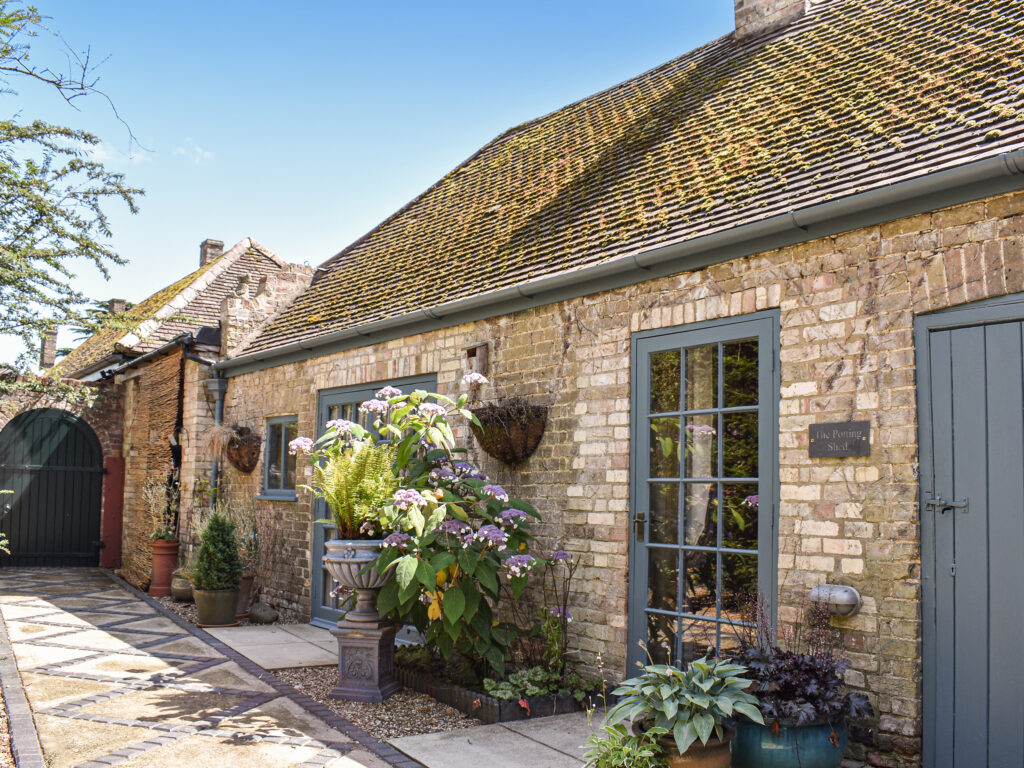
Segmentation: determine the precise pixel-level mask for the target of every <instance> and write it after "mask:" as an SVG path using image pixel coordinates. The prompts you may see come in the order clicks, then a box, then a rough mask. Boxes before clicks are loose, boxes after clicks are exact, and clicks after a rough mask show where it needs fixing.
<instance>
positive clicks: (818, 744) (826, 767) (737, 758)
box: [732, 718, 849, 768]
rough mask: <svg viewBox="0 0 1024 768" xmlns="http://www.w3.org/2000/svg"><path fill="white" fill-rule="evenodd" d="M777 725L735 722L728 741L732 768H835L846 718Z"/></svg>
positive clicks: (843, 741)
mask: <svg viewBox="0 0 1024 768" xmlns="http://www.w3.org/2000/svg"><path fill="white" fill-rule="evenodd" d="M777 722H778V728H774V727H769V726H767V725H758V724H757V723H752V722H750V721H747V720H744V721H738V722H737V723H736V739H735V740H734V741H733V743H732V750H733V754H732V764H733V766H734V768H786V766H790V765H799V766H801V768H836V767H837V766H838V765H839V763H840V762H842V759H843V754H844V753H845V752H846V744H847V741H848V739H849V735H848V732H847V727H846V718H839V719H838V720H835V721H833V722H832V723H831V724H830V723H828V722H824V721H820V720H817V721H814V722H810V723H806V724H804V725H796V724H795V723H793V722H791V721H787V720H779V721H777Z"/></svg>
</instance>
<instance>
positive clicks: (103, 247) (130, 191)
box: [0, 0, 142, 386]
mask: <svg viewBox="0 0 1024 768" xmlns="http://www.w3.org/2000/svg"><path fill="white" fill-rule="evenodd" d="M53 34H54V33H53V32H51V31H50V30H49V29H48V28H47V27H46V25H45V23H44V19H43V17H42V16H41V15H40V14H39V12H38V11H37V10H36V9H35V8H34V7H33V6H30V5H25V4H24V3H22V2H20V0H0V102H3V103H6V105H7V112H6V115H4V113H3V112H0V335H5V336H15V337H18V338H20V339H21V340H22V341H23V342H24V343H25V345H26V346H27V347H28V350H29V352H28V353H27V354H26V355H25V356H23V358H22V360H21V361H19V365H20V366H21V367H27V366H28V364H29V361H31V360H34V359H35V353H36V351H37V350H38V344H39V338H40V336H41V334H42V333H43V332H44V331H45V330H46V329H47V328H51V327H54V326H56V325H61V324H68V323H70V324H74V325H79V326H81V324H82V323H90V319H89V317H88V314H87V312H83V311H82V310H83V305H85V304H86V301H87V299H86V298H85V297H84V296H83V295H82V294H81V293H80V292H79V291H78V290H76V289H75V287H74V285H73V282H74V278H75V273H74V272H73V271H72V266H73V261H74V260H75V259H82V260H84V261H85V262H87V263H91V264H92V265H93V266H95V267H96V268H97V269H98V270H99V271H100V272H101V273H102V274H103V275H104V276H107V275H108V268H109V267H110V266H111V265H118V264H124V263H125V261H124V259H123V258H122V257H120V256H119V255H118V254H117V253H115V252H114V250H113V249H112V248H111V246H110V244H109V238H110V235H111V232H110V226H109V219H108V216H107V213H106V210H105V206H107V205H108V204H109V203H110V202H111V201H113V200H120V201H122V202H123V203H124V204H126V205H127V206H128V209H129V210H130V211H131V212H132V213H135V212H136V211H137V208H136V198H137V197H138V196H140V195H141V194H142V191H141V190H139V189H135V188H133V187H130V186H128V184H127V183H126V182H125V179H124V176H123V174H120V173H115V172H112V171H109V170H107V169H106V168H105V167H104V166H103V164H102V163H99V162H97V161H96V160H95V159H93V157H92V154H91V149H92V148H93V147H95V146H96V145H98V144H99V139H98V138H97V137H96V136H93V135H92V134H90V133H87V132H85V131H81V130H77V129H75V128H69V127H65V126H59V125H52V124H50V123H47V122H44V121H41V120H26V119H23V118H22V116H21V114H20V109H19V102H18V99H17V91H15V90H14V88H13V87H12V83H14V82H16V81H17V82H26V81H35V82H37V83H42V84H44V85H46V86H50V87H52V88H53V89H54V90H56V91H57V93H59V94H60V95H61V96H62V97H63V98H64V99H65V100H67V101H68V102H69V103H70V102H73V101H74V100H76V99H79V98H81V97H84V96H90V95H96V96H97V97H99V98H106V96H105V95H104V94H103V93H102V92H101V91H99V90H98V89H97V88H96V80H95V72H94V66H93V64H92V62H91V60H90V56H89V53H88V51H86V52H85V53H77V52H76V51H74V49H72V48H70V47H67V50H66V52H65V53H66V54H67V55H66V57H65V58H66V61H65V62H63V63H64V65H65V67H66V71H64V70H61V69H51V68H50V67H48V66H46V65H41V64H37V63H36V62H35V61H34V60H33V59H32V58H31V57H30V44H31V42H32V40H33V38H35V37H39V36H40V35H53ZM108 101H109V99H108ZM116 114H117V113H116V111H115V115H116ZM118 119H120V118H118ZM129 135H130V132H129ZM90 327H91V326H90ZM0 386H2V384H0Z"/></svg>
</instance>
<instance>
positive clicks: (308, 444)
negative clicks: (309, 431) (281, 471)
mask: <svg viewBox="0 0 1024 768" xmlns="http://www.w3.org/2000/svg"><path fill="white" fill-rule="evenodd" d="M312 452H313V441H312V440H311V439H310V438H308V437H296V438H295V439H294V440H292V441H291V442H290V443H288V453H291V454H296V453H301V454H302V455H303V456H309V454H311V453H312Z"/></svg>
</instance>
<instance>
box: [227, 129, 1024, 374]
mask: <svg viewBox="0 0 1024 768" xmlns="http://www.w3.org/2000/svg"><path fill="white" fill-rule="evenodd" d="M1022 188H1024V149H1017V150H1013V151H1011V152H1004V153H1002V154H999V155H996V156H994V157H989V158H985V159H983V160H977V161H974V162H971V163H966V164H964V165H961V166H957V167H955V168H950V169H947V170H942V171H937V172H934V173H930V174H925V175H922V176H918V177H915V178H913V179H908V180H905V181H901V182H897V183H894V184H890V185H887V186H885V187H879V188H876V189H871V190H867V191H865V192H860V193H857V194H853V195H849V196H846V197H842V198H839V199H836V200H830V201H828V202H825V203H819V204H816V205H812V206H808V207H806V208H802V209H796V210H792V211H789V212H787V213H783V214H780V215H777V216H772V217H770V218H767V219H761V220H757V221H749V222H747V223H745V224H740V225H737V226H735V227H731V228H730V229H727V230H723V231H720V232H714V233H711V234H707V235H704V236H701V237H697V238H693V239H690V240H684V241H681V242H676V243H669V244H661V245H659V246H657V247H654V248H649V249H647V250H640V251H637V252H634V253H632V254H626V255H624V256H620V257H619V258H616V259H614V260H612V261H608V262H604V263H602V264H597V265H594V266H591V267H583V268H581V269H576V270H572V271H570V272H563V273H560V274H557V275H553V276H551V277H544V278H539V279H537V280H533V281H530V282H526V283H521V284H519V285H516V286H512V287H509V288H503V289H500V290H497V291H491V292H489V293H484V294H478V295H475V296H470V297H468V298H465V299H459V300H456V301H451V302H446V303H443V304H439V305H437V306H434V307H425V308H423V309H420V310H417V311H414V312H408V313H405V314H403V315H398V316H396V317H390V318H385V319H383V320H376V321H373V322H370V323H365V324H362V325H359V326H354V327H352V328H347V329H344V330H342V331H336V332H333V333H329V334H325V335H323V336H319V337H316V338H313V339H306V340H302V341H297V342H292V343H289V344H285V345H283V346H280V347H275V348H273V349H268V350H264V351H260V352H254V353H250V354H246V355H241V356H239V357H235V358H231V359H227V360H222V361H220V362H218V363H217V364H216V365H215V366H214V368H215V371H216V372H217V373H220V374H222V375H225V376H228V377H234V376H240V375H242V374H245V373H251V372H253V371H258V370H262V369H264V368H272V367H275V366H278V365H284V364H286V363H290V362H297V361H300V360H304V359H308V358H311V357H318V356H321V355H326V354H333V353H335V352H339V351H342V350H345V349H352V348H355V347H361V346H366V345H368V344H375V343H378V342H381V341H387V340H390V339H394V338H399V337H401V336H405V335H409V334H410V333H423V332H424V331H429V330H434V329H437V328H444V327H448V326H452V325H457V324H459V323H465V322H470V321H474V320H482V319H485V318H487V317H495V316H497V315H504V314H510V313H512V312H519V311H522V310H524V309H529V308H532V307H538V306H543V305H545V304H551V303H554V302H557V301H562V300H565V299H570V298H578V297H580V296H586V295H590V294H594V293H598V292H600V291H606V290H611V289H614V288H622V287H625V286H627V285H632V284H635V283H640V282H644V281H647V280H652V279H655V278H658V277H664V276H667V275H671V274H676V273H679V272H686V271H692V270H694V269H702V268H704V267H707V266H710V265H712V264H717V263H721V262H724V261H728V260H730V259H735V258H740V257H743V256H749V255H751V254H755V253H763V252H766V251H770V250H774V249H776V248H782V247H786V246H791V245H796V244H799V243H802V242H808V241H811V240H817V239H819V238H822V237H828V236H831V235H836V234H839V233H841V232H848V231H851V230H854V229H859V228H861V227H866V226H875V225H878V224H882V223H885V222H887V221H893V220H895V219H900V218H904V217H907V216H913V215H916V214H920V213H925V212H928V211H934V210H938V209H940V208H946V207H949V206H952V205H959V204H962V203H967V202H970V201H973V200H980V199H983V198H986V197H991V196H993V195H998V194H1004V193H1006V192H1012V191H1014V190H1018V189H1022Z"/></svg>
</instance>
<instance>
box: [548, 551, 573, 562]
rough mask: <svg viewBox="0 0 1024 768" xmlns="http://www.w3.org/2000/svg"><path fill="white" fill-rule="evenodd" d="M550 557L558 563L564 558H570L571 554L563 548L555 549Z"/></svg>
mask: <svg viewBox="0 0 1024 768" xmlns="http://www.w3.org/2000/svg"><path fill="white" fill-rule="evenodd" d="M551 559H552V560H554V561H555V562H556V563H560V562H562V561H564V560H572V555H570V554H569V553H568V552H566V551H565V550H564V549H556V550H555V551H554V552H552V553H551Z"/></svg>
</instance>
